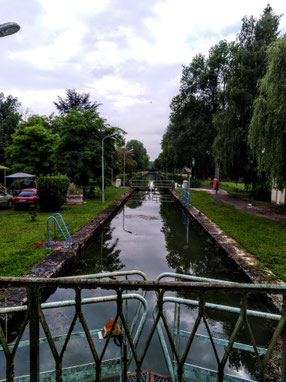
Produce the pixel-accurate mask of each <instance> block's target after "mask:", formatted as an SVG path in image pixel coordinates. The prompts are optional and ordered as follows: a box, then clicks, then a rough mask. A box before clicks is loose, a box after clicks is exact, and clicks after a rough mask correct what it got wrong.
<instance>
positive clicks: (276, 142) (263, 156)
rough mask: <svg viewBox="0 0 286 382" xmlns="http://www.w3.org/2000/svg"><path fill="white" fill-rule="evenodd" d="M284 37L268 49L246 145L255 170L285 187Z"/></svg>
mask: <svg viewBox="0 0 286 382" xmlns="http://www.w3.org/2000/svg"><path fill="white" fill-rule="evenodd" d="M285 78H286V35H285V36H284V37H283V38H280V39H278V40H277V41H275V42H274V43H272V44H271V45H270V46H269V47H268V49H267V71H266V74H265V76H264V77H263V79H262V80H261V81H260V84H259V95H258V97H257V98H256V100H255V103H254V112H253V117H252V120H251V124H250V131H249V144H250V147H251V149H252V151H253V153H254V154H255V155H256V157H257V161H258V169H259V171H260V172H261V173H266V174H267V175H268V176H269V177H270V178H271V179H273V180H275V182H276V183H277V185H278V187H279V188H283V187H285V186H286V108H285V104H286V80H285Z"/></svg>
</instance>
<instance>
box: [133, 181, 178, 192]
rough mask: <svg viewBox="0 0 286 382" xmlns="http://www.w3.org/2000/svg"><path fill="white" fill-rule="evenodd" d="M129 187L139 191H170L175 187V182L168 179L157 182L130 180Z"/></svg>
mask: <svg viewBox="0 0 286 382" xmlns="http://www.w3.org/2000/svg"><path fill="white" fill-rule="evenodd" d="M130 187H132V188H135V189H139V190H155V189H157V190H172V189H173V188H174V187H175V182H174V181H173V180H170V179H157V180H153V181H152V180H150V181H149V180H145V179H131V180H130Z"/></svg>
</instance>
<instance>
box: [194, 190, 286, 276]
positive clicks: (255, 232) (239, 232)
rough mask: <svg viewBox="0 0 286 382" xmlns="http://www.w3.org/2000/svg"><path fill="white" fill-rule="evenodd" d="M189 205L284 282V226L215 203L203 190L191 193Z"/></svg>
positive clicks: (285, 247) (285, 234)
mask: <svg viewBox="0 0 286 382" xmlns="http://www.w3.org/2000/svg"><path fill="white" fill-rule="evenodd" d="M190 202H191V203H192V204H193V205H194V206H195V207H196V208H198V209H199V210H200V211H201V212H203V213H204V214H205V215H206V216H208V217H209V218H210V220H212V221H213V222H214V223H216V224H217V225H219V226H220V227H221V228H222V229H223V230H224V231H225V232H226V233H227V234H228V235H229V236H231V237H232V238H233V239H235V240H236V241H237V242H238V243H239V244H240V245H241V247H243V248H245V249H246V250H247V251H248V252H250V253H252V254H253V255H254V256H255V257H256V258H258V259H259V260H261V261H262V262H263V264H264V265H265V266H266V267H268V268H269V269H271V270H272V271H273V272H274V273H275V274H276V275H277V276H278V277H279V278H281V279H283V280H284V281H286V242H285V237H286V224H285V223H280V222H276V221H273V220H270V219H265V218H262V217H260V216H256V215H253V214H250V213H248V212H245V211H241V210H238V209H237V208H235V207H233V206H231V205H228V204H225V203H223V202H221V201H218V205H217V206H216V205H215V199H214V198H213V197H212V196H211V195H210V194H208V193H206V192H203V191H191V196H190Z"/></svg>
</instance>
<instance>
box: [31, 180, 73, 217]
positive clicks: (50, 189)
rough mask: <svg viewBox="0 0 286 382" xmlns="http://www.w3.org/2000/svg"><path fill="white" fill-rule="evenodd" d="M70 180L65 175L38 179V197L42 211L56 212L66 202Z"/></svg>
mask: <svg viewBox="0 0 286 382" xmlns="http://www.w3.org/2000/svg"><path fill="white" fill-rule="evenodd" d="M69 183H70V180H69V178H68V177H67V176H65V175H57V176H41V177H39V178H38V196H39V201H40V208H41V210H43V211H58V210H59V209H60V208H61V207H62V205H63V204H64V203H65V201H66V196H67V191H68V187H69Z"/></svg>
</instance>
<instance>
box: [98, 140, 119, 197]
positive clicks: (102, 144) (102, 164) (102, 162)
mask: <svg viewBox="0 0 286 382" xmlns="http://www.w3.org/2000/svg"><path fill="white" fill-rule="evenodd" d="M115 135H118V133H113V134H111V135H106V136H105V137H104V138H103V139H102V141H101V147H102V156H101V169H102V172H101V178H102V204H103V203H104V140H105V139H106V138H111V137H114V136H115Z"/></svg>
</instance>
